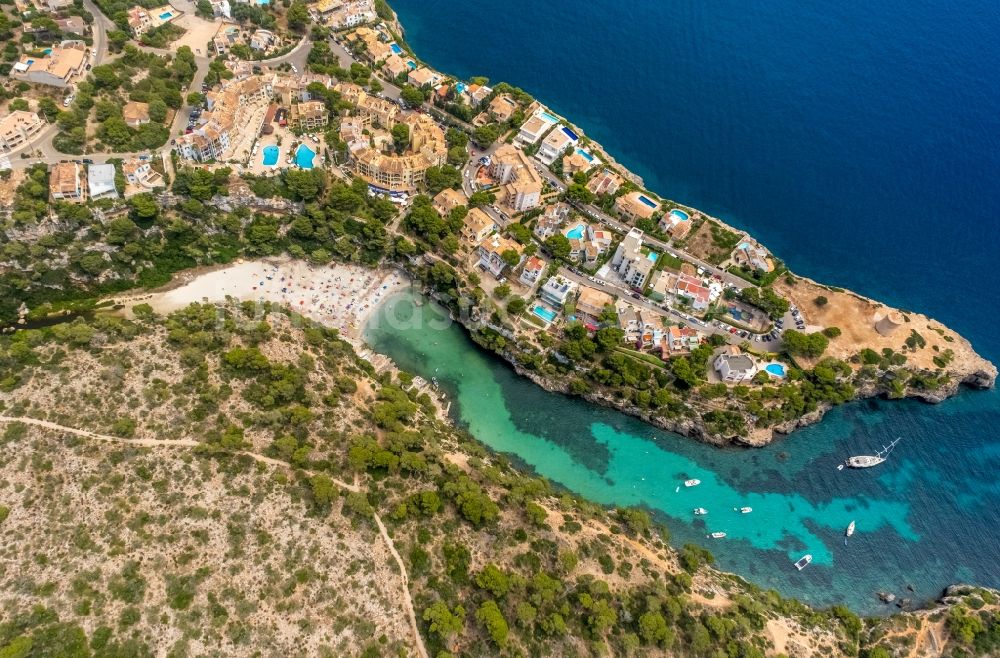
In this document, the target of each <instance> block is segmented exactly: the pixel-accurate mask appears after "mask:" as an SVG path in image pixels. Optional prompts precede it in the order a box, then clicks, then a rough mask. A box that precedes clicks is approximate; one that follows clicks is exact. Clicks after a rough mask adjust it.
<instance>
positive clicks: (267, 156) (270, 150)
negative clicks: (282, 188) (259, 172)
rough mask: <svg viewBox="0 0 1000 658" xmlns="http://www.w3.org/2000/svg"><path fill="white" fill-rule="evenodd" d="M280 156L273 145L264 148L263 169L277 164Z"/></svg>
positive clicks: (279, 152)
mask: <svg viewBox="0 0 1000 658" xmlns="http://www.w3.org/2000/svg"><path fill="white" fill-rule="evenodd" d="M279 155H281V151H280V149H278V147H277V146H275V145H274V144H271V145H270V146H265V147H264V161H263V164H264V166H265V167H273V166H274V165H276V164H278V156H279Z"/></svg>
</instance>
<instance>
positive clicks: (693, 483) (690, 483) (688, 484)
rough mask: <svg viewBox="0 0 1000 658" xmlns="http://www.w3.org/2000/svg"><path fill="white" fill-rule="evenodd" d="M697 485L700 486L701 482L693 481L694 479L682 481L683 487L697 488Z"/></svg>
mask: <svg viewBox="0 0 1000 658" xmlns="http://www.w3.org/2000/svg"><path fill="white" fill-rule="evenodd" d="M699 484H701V480H695V479H691V480H684V486H685V487H697V486H698V485H699Z"/></svg>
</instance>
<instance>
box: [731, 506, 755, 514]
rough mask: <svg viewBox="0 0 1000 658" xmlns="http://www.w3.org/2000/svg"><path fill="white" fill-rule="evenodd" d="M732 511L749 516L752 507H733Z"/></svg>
mask: <svg viewBox="0 0 1000 658" xmlns="http://www.w3.org/2000/svg"><path fill="white" fill-rule="evenodd" d="M733 510H735V511H738V512H739V513H740V514H749V513H750V512H752V511H753V508H752V507H734V508H733Z"/></svg>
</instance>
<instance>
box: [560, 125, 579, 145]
mask: <svg viewBox="0 0 1000 658" xmlns="http://www.w3.org/2000/svg"><path fill="white" fill-rule="evenodd" d="M562 131H563V132H564V133H566V136H567V137H569V138H570V139H572V140H573V141H574V142H575V141H577V140H578V139H580V138H579V137H577V135H576V133H575V132H573V131H572V130H570V129H569V128H567V127H566V126H563V127H562Z"/></svg>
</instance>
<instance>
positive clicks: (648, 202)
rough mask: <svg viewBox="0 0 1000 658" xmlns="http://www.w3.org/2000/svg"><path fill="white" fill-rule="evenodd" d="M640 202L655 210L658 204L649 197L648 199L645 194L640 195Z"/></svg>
mask: <svg viewBox="0 0 1000 658" xmlns="http://www.w3.org/2000/svg"><path fill="white" fill-rule="evenodd" d="M639 201H640V203H642V204H643V205H646V206H649V207H650V208H655V207H656V202H655V201H653V200H652V199H650V198H649V197H647V196H646V195H645V194H640V195H639Z"/></svg>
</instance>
